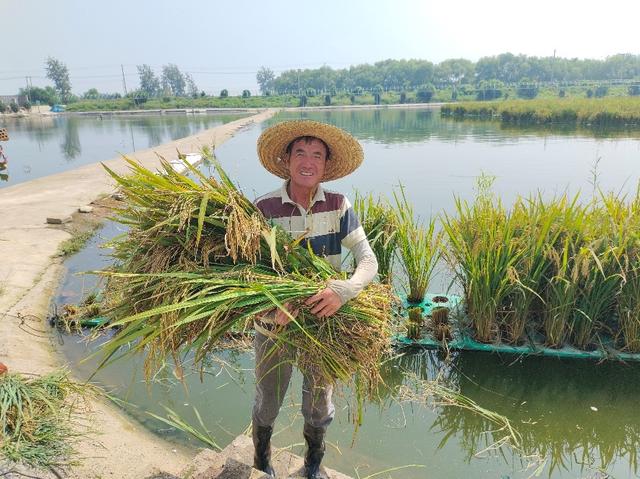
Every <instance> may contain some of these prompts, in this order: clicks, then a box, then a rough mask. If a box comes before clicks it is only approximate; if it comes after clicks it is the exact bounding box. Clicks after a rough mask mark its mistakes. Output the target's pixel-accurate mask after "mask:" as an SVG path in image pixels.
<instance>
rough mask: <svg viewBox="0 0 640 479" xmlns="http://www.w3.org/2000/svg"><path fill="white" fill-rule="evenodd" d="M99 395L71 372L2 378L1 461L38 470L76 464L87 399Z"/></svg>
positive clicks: (84, 426)
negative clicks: (76, 446)
mask: <svg viewBox="0 0 640 479" xmlns="http://www.w3.org/2000/svg"><path fill="white" fill-rule="evenodd" d="M94 392H95V390H94V389H93V388H92V387H91V386H88V385H86V384H79V383H76V382H73V381H72V380H70V379H69V373H68V372H67V371H56V372H52V373H49V374H47V375H44V376H39V377H38V376H34V377H26V376H24V375H21V374H17V373H9V374H4V375H2V376H0V425H1V426H2V427H1V430H0V456H2V457H3V458H4V459H5V460H7V461H9V462H11V463H20V464H25V465H28V466H30V467H35V468H39V469H44V468H51V467H53V466H60V465H65V464H71V463H73V462H74V460H75V457H76V456H77V452H76V450H75V444H76V443H77V442H78V441H79V439H80V438H81V437H82V436H83V435H84V434H85V432H86V430H87V428H86V425H84V423H83V417H82V416H83V415H84V412H85V410H86V403H85V400H86V399H87V398H88V396H89V395H90V394H93V393H94Z"/></svg>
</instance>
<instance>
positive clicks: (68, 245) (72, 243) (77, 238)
mask: <svg viewBox="0 0 640 479" xmlns="http://www.w3.org/2000/svg"><path fill="white" fill-rule="evenodd" d="M96 229H97V228H94V229H91V230H89V231H74V232H72V233H71V238H69V239H66V240H64V241H63V242H62V243H60V246H59V247H58V256H65V257H67V256H71V255H74V254H76V253H77V252H78V251H80V250H81V249H82V248H84V246H85V245H86V244H87V242H88V241H89V240H90V239H91V238H93V235H95V234H96Z"/></svg>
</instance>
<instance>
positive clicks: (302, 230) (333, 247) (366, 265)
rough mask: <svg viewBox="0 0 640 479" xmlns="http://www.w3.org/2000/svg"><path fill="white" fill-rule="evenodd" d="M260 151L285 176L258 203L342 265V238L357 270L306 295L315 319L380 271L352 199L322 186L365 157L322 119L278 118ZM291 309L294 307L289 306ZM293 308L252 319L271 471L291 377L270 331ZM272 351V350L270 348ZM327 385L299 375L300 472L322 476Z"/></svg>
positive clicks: (260, 460)
mask: <svg viewBox="0 0 640 479" xmlns="http://www.w3.org/2000/svg"><path fill="white" fill-rule="evenodd" d="M258 157H259V158H260V162H261V163H262V165H263V166H264V167H265V168H266V169H267V170H268V171H270V172H271V173H273V174H274V175H276V176H279V177H280V178H283V179H284V180H285V181H284V183H283V185H282V187H281V188H279V189H278V190H276V191H273V192H271V193H269V194H267V195H264V196H262V197H260V198H258V200H257V201H256V206H257V207H258V208H259V209H260V211H262V213H263V214H264V215H265V216H266V217H267V218H269V219H270V220H271V221H272V222H273V223H275V224H279V225H280V226H282V227H283V228H284V229H285V230H286V231H288V232H290V233H291V235H292V237H294V238H298V237H300V236H302V235H304V237H305V240H304V241H307V242H308V243H309V244H310V245H311V248H312V249H313V251H314V253H315V254H317V255H320V256H323V257H325V258H326V259H327V261H329V262H330V263H331V264H332V265H333V267H334V268H335V269H336V270H337V271H340V265H341V250H342V246H344V247H346V248H348V249H350V250H351V252H352V253H353V256H354V257H355V260H356V270H355V271H354V273H353V275H352V276H351V278H350V279H348V280H334V281H331V282H330V283H329V285H328V287H327V288H325V289H323V290H322V291H319V292H318V293H317V294H315V295H313V296H311V297H310V298H308V299H307V301H306V303H305V304H306V305H307V306H308V307H309V308H310V311H311V313H313V314H314V315H316V316H317V317H318V318H319V320H322V318H326V317H328V316H331V315H332V314H334V313H335V312H336V311H338V309H340V307H341V306H342V305H343V304H344V303H345V302H347V301H348V300H350V299H352V298H354V297H355V296H357V295H358V293H360V291H362V289H363V288H364V287H365V286H366V285H367V284H369V282H371V280H372V279H373V278H374V276H375V275H376V273H377V271H378V263H377V261H376V257H375V255H374V254H373V251H372V250H371V247H370V246H369V242H368V241H367V237H366V235H365V233H364V230H363V229H362V226H360V223H359V221H358V218H357V216H356V215H355V213H354V211H353V208H352V207H351V204H350V203H349V201H348V200H347V198H346V197H344V196H343V195H341V194H338V193H334V192H331V191H328V190H325V189H323V188H322V186H320V183H322V182H324V181H331V180H335V179H337V178H341V177H343V176H346V175H348V174H349V173H351V172H353V171H354V170H355V169H356V168H357V167H358V166H360V164H361V163H362V160H363V157H364V155H363V152H362V147H361V146H360V144H359V143H358V142H357V140H356V139H355V138H353V137H352V136H351V135H350V134H349V133H347V132H345V131H344V130H341V129H339V128H336V127H334V126H331V125H327V124H324V123H318V122H315V121H308V120H300V121H287V122H283V123H279V124H277V125H275V126H272V127H270V128H268V129H267V130H265V131H264V132H263V133H262V135H261V136H260V138H259V139H258ZM289 313H290V314H291V315H292V316H295V315H296V311H289ZM289 321H290V316H289V315H287V314H286V313H284V312H283V311H281V310H276V311H274V312H273V313H271V314H267V315H265V317H263V318H261V319H260V320H258V321H256V336H255V351H256V397H255V402H254V407H253V443H254V447H255V454H254V467H255V468H256V469H259V470H261V471H264V472H266V473H268V474H270V475H271V476H274V477H275V475H274V471H273V468H272V466H271V433H272V431H273V424H274V422H275V420H276V417H277V415H278V412H279V410H280V406H281V405H282V401H283V399H284V395H285V393H286V391H287V387H288V386H289V380H290V378H291V364H292V362H293V352H292V351H291V350H285V348H284V347H283V348H279V349H276V348H274V341H273V339H271V336H273V335H272V334H270V333H271V331H273V330H274V329H275V328H278V327H284V325H286V324H287V323H288V322H289ZM274 351H275V352H274ZM332 392H333V391H332V387H331V386H330V385H327V384H322V383H320V381H317V380H316V378H315V377H314V375H313V374H307V375H305V377H304V382H303V387H302V414H303V416H304V430H303V434H304V438H305V440H306V442H307V451H306V454H305V458H304V466H305V475H306V477H307V478H310V479H320V478H326V475H325V474H324V473H323V472H322V471H321V469H320V462H321V461H322V458H323V456H324V450H325V444H324V436H325V433H326V431H327V427H328V426H329V424H330V423H331V421H332V420H333V416H334V413H335V410H334V406H333V403H332V401H331V395H332Z"/></svg>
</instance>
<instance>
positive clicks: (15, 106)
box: [9, 101, 20, 113]
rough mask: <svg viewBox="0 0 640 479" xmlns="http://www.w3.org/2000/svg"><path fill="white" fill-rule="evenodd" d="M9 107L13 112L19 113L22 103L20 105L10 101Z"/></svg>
mask: <svg viewBox="0 0 640 479" xmlns="http://www.w3.org/2000/svg"><path fill="white" fill-rule="evenodd" d="M9 108H10V109H11V111H12V112H13V113H18V111H20V105H18V104H17V103H16V102H15V101H12V102H11V103H9Z"/></svg>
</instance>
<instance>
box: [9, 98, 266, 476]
mask: <svg viewBox="0 0 640 479" xmlns="http://www.w3.org/2000/svg"><path fill="white" fill-rule="evenodd" d="M274 113H275V110H265V111H262V112H260V113H258V114H256V115H253V116H251V117H248V118H243V119H240V120H236V121H234V122H231V123H227V124H225V125H221V126H218V127H216V128H212V129H209V130H205V131H202V132H200V133H198V134H196V135H193V136H189V137H186V138H183V139H181V140H177V141H173V142H171V143H167V144H164V145H161V146H158V147H154V148H152V149H148V150H143V151H138V152H135V153H133V154H131V155H130V156H131V157H133V158H135V159H137V160H138V161H140V162H141V163H142V164H144V165H145V166H146V167H148V168H155V167H157V166H158V165H159V160H158V157H157V154H159V155H162V156H164V157H166V158H167V159H168V160H169V159H174V158H175V157H176V156H177V154H176V149H177V150H179V151H180V152H183V153H189V152H197V151H199V149H200V147H201V146H204V145H208V146H212V145H220V144H221V143H222V142H224V141H225V140H227V139H229V138H230V137H231V136H232V135H233V134H234V133H235V132H236V131H238V130H239V129H241V128H243V127H245V126H247V125H250V124H252V123H259V122H262V121H264V120H266V119H268V118H269V117H271V116H272V115H273V114H274ZM256 161H257V160H256ZM105 164H107V165H108V166H109V167H110V168H111V169H113V170H115V171H117V172H124V171H125V170H126V166H125V164H124V162H123V161H122V159H121V158H115V159H113V160H109V161H106V162H105ZM113 191H114V185H113V182H112V180H111V178H110V177H109V176H108V175H107V173H106V172H105V170H104V169H103V168H102V166H101V165H100V164H99V163H96V164H91V165H87V166H83V167H81V168H78V169H76V170H72V171H67V172H64V173H60V174H56V175H51V176H48V177H45V178H39V179H36V180H33V181H29V182H26V183H21V184H18V185H15V186H11V187H8V188H3V189H0V362H2V363H4V364H6V365H7V366H8V367H9V370H10V371H14V372H23V373H33V374H42V373H46V372H48V371H50V370H51V369H54V368H56V367H59V366H60V365H61V360H62V358H61V356H60V355H58V354H57V351H56V348H55V344H54V342H53V340H52V335H51V333H50V328H49V327H48V326H47V325H46V322H45V318H46V314H47V310H48V306H49V303H50V300H51V296H52V294H53V292H54V291H55V288H56V286H57V284H58V281H59V278H60V274H61V272H62V270H63V268H62V260H61V258H59V257H57V251H58V248H59V247H60V244H61V243H62V242H63V241H64V240H66V239H68V238H69V237H70V234H69V233H68V232H67V231H65V230H64V229H63V228H62V227H60V226H53V225H48V224H47V223H46V219H47V218H48V217H57V218H65V217H68V216H71V215H72V214H73V213H74V212H76V211H77V209H78V208H79V207H80V206H83V205H88V204H89V203H91V202H92V201H93V200H96V199H98V198H99V197H101V196H103V195H108V194H110V193H112V192H113ZM95 411H96V413H95V421H96V424H95V426H96V428H97V429H98V430H99V431H100V432H101V435H99V436H97V438H96V440H95V441H87V442H85V443H83V444H82V448H81V452H82V453H83V455H84V456H85V457H91V459H90V460H87V461H85V463H84V465H83V466H81V467H79V468H75V469H72V470H71V471H70V474H69V477H86V478H91V477H118V478H129V477H131V478H134V477H135V478H140V477H146V476H148V475H150V474H152V473H153V472H154V471H156V470H158V469H161V470H164V471H167V472H171V473H174V471H175V472H178V471H180V470H181V469H182V468H183V466H184V465H185V463H187V462H188V461H189V459H190V457H189V455H188V454H187V452H186V451H180V450H177V449H176V448H175V446H171V445H169V444H168V443H166V442H164V441H162V440H160V439H158V438H157V437H155V436H153V435H152V434H150V433H148V432H147V431H145V430H144V429H143V428H142V427H141V426H139V425H138V424H134V423H132V422H131V421H129V420H127V419H126V418H125V417H124V416H123V415H122V414H121V413H120V412H119V411H118V410H117V409H116V408H114V407H113V406H111V405H109V404H104V403H100V404H96V407H95ZM42 477H44V476H42Z"/></svg>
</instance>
